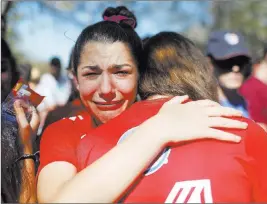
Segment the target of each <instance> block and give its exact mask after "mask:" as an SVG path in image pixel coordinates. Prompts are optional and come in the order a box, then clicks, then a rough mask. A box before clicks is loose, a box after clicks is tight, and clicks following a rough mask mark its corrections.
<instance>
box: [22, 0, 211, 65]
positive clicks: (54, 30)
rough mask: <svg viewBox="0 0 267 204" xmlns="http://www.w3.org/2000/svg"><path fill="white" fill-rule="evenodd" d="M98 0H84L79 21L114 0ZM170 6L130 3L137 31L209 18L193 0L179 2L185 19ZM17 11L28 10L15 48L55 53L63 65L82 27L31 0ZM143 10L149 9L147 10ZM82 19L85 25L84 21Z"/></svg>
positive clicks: (36, 55)
mask: <svg viewBox="0 0 267 204" xmlns="http://www.w3.org/2000/svg"><path fill="white" fill-rule="evenodd" d="M98 3H99V2H87V3H86V8H82V9H84V10H82V9H81V12H79V13H77V15H76V17H77V18H78V19H79V20H81V21H88V24H92V23H96V22H98V21H100V20H101V18H102V17H101V14H102V12H103V10H104V9H105V8H106V7H107V6H114V5H115V6H116V2H107V3H105V4H104V7H103V8H102V7H101V11H100V10H98V9H99V7H97V4H98ZM171 9H172V10H173V9H175V8H172V4H171V2H154V3H152V4H151V3H150V2H137V3H136V4H133V5H132V8H130V10H134V12H135V15H136V16H137V19H138V20H137V21H138V27H137V28H136V31H137V33H138V34H139V35H140V36H141V37H146V36H150V35H153V34H156V33H157V32H160V31H163V30H169V31H180V30H182V29H183V28H185V27H186V25H187V24H188V23H190V22H189V20H190V21H196V20H198V19H199V18H200V17H202V18H204V19H208V16H207V14H203V13H201V10H199V8H198V5H197V4H196V2H194V1H185V2H182V4H180V5H179V9H180V11H181V9H182V10H186V12H187V13H188V14H189V15H190V18H188V22H181V21H180V22H179V19H177V20H176V19H175V16H173V13H174V14H175V12H173V13H171V12H170V10H171ZM88 10H89V11H90V12H88ZM17 11H19V12H21V13H26V14H27V15H25V16H26V17H24V18H22V20H21V21H20V22H19V23H18V27H17V32H18V33H19V37H20V41H19V43H18V45H17V46H18V48H19V49H20V50H21V51H22V52H23V53H24V54H25V55H26V56H28V57H29V58H30V59H31V58H32V59H36V60H41V61H47V62H48V61H49V59H50V58H51V57H52V56H58V57H60V59H61V60H62V62H63V66H65V67H66V66H67V64H68V60H69V55H70V51H71V48H72V47H73V46H74V42H75V40H76V39H77V37H78V35H79V34H80V32H81V31H82V29H83V27H81V26H77V25H75V24H73V23H71V22H68V21H66V20H65V21H63V20H59V19H57V18H55V17H54V16H52V15H51V13H48V12H43V11H41V10H40V7H38V5H37V3H36V2H34V1H29V2H23V3H21V4H18V7H17ZM84 11H85V12H84ZM146 11H149V12H148V13H146ZM177 12H178V11H177ZM88 13H90V14H91V15H88ZM205 15H206V16H205ZM176 22H179V23H176ZM84 23H85V25H86V22H84ZM186 23H187V24H186Z"/></svg>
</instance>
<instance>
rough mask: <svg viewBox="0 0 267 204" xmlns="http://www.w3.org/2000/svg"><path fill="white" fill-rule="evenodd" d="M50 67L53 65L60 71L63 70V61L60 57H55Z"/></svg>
mask: <svg viewBox="0 0 267 204" xmlns="http://www.w3.org/2000/svg"><path fill="white" fill-rule="evenodd" d="M50 65H53V66H54V67H56V68H58V69H61V61H60V59H59V58H58V57H53V58H52V59H51V61H50Z"/></svg>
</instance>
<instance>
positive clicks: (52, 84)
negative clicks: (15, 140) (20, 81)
mask: <svg viewBox="0 0 267 204" xmlns="http://www.w3.org/2000/svg"><path fill="white" fill-rule="evenodd" d="M35 91H36V92H37V93H38V94H40V95H42V96H45V99H44V100H43V101H42V103H41V104H40V105H39V106H38V107H37V110H38V111H39V112H40V119H41V122H40V127H39V129H38V134H40V133H41V132H42V128H43V126H44V122H45V119H46V117H47V114H48V112H50V111H52V110H54V109H55V108H56V107H57V106H63V105H65V104H66V103H67V101H68V99H69V96H70V93H71V84H70V81H69V79H68V77H67V76H66V74H65V73H63V71H62V68H61V61H60V59H59V58H58V57H53V58H52V59H51V60H50V73H46V74H44V75H43V76H41V78H40V81H39V84H37V86H36V87H35Z"/></svg>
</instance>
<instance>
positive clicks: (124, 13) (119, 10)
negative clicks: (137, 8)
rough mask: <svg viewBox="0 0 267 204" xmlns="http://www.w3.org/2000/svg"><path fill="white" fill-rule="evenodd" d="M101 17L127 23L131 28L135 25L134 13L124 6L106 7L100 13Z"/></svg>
mask: <svg viewBox="0 0 267 204" xmlns="http://www.w3.org/2000/svg"><path fill="white" fill-rule="evenodd" d="M102 17H103V19H104V20H105V21H113V22H116V23H124V24H128V25H130V26H131V27H132V28H133V29H134V28H136V26H137V21H136V17H135V15H134V14H133V13H132V12H131V11H129V10H128V9H127V8H126V7H125V6H118V7H116V8H113V7H108V8H107V9H106V10H105V11H104V13H103V14H102Z"/></svg>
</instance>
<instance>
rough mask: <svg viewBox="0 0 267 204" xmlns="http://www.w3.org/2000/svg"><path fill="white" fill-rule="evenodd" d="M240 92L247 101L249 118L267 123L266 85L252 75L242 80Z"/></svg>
mask: <svg viewBox="0 0 267 204" xmlns="http://www.w3.org/2000/svg"><path fill="white" fill-rule="evenodd" d="M240 94H241V95H242V96H243V97H244V98H245V99H246V101H247V104H248V111H249V114H250V116H251V118H252V119H253V120H255V121H256V122H261V123H265V124H267V85H266V84H264V83H262V82H261V81H260V80H258V79H257V78H255V77H253V76H252V77H250V78H249V79H248V80H246V81H245V82H244V84H243V85H242V87H241V88H240Z"/></svg>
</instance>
